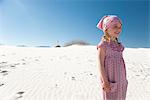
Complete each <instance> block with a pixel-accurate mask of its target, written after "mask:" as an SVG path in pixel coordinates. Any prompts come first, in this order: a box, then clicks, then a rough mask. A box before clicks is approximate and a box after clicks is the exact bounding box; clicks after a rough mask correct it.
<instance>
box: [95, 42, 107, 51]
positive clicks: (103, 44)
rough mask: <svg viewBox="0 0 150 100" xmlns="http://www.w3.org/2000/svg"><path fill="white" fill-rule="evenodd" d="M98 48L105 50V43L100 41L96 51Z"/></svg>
mask: <svg viewBox="0 0 150 100" xmlns="http://www.w3.org/2000/svg"><path fill="white" fill-rule="evenodd" d="M98 48H106V41H101V42H100V43H99V44H98V45H97V50H98Z"/></svg>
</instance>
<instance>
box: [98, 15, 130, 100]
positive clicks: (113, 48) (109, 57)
mask: <svg viewBox="0 0 150 100" xmlns="http://www.w3.org/2000/svg"><path fill="white" fill-rule="evenodd" d="M97 27H98V28H99V29H101V30H102V31H103V32H104V35H103V37H102V39H101V41H100V43H99V44H98V45H97V50H98V66H99V69H100V80H101V86H102V92H103V93H102V94H103V95H102V96H103V100H125V99H126V92H127V87H128V80H127V77H126V66H125V62H124V59H123V55H122V52H123V50H124V46H123V45H122V43H120V42H119V41H118V37H119V34H120V32H121V31H122V21H121V20H120V18H118V17H117V16H115V15H107V16H104V17H103V18H102V19H101V20H100V21H99V23H98V24H97Z"/></svg>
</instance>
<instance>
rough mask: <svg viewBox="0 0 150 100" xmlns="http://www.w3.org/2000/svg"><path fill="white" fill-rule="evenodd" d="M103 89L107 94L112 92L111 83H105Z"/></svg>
mask: <svg viewBox="0 0 150 100" xmlns="http://www.w3.org/2000/svg"><path fill="white" fill-rule="evenodd" d="M102 87H103V90H104V91H106V92H110V90H111V87H110V84H109V82H104V83H103V85H102Z"/></svg>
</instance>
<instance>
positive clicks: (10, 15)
mask: <svg viewBox="0 0 150 100" xmlns="http://www.w3.org/2000/svg"><path fill="white" fill-rule="evenodd" d="M149 4H150V3H149V2H148V0H132V1H130V0H129V1H127V0H118V1H114V0H0V43H1V44H7V45H27V46H41V45H44V46H52V45H54V44H55V43H56V42H57V41H59V44H60V45H63V44H64V43H66V42H69V41H72V40H83V41H86V42H88V43H90V44H91V45H97V44H98V43H99V41H100V37H101V36H102V35H103V33H102V31H101V30H99V29H98V28H96V25H97V23H98V21H99V20H100V18H101V17H103V16H104V15H111V14H113V15H117V16H119V17H120V18H121V19H122V21H123V31H122V33H121V34H120V37H119V40H120V41H121V42H122V43H123V45H124V46H125V47H139V48H141V47H150V35H149V33H150V32H149V23H150V21H149V9H150V8H149Z"/></svg>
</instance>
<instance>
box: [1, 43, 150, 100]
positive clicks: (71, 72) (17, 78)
mask: <svg viewBox="0 0 150 100" xmlns="http://www.w3.org/2000/svg"><path fill="white" fill-rule="evenodd" d="M123 55H124V59H125V63H126V69H127V79H128V82H129V84H128V91H127V99H126V100H150V99H149V98H150V63H149V60H150V49H149V48H147V49H144V48H140V49H138V48H136V49H133V48H125V51H124V53H123ZM99 82H100V80H99V69H98V66H97V50H96V46H70V47H62V48H36V47H13V46H0V100H102V95H101V90H100V88H101V86H100V84H99ZM19 92H20V93H19ZM21 92H22V93H21Z"/></svg>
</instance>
